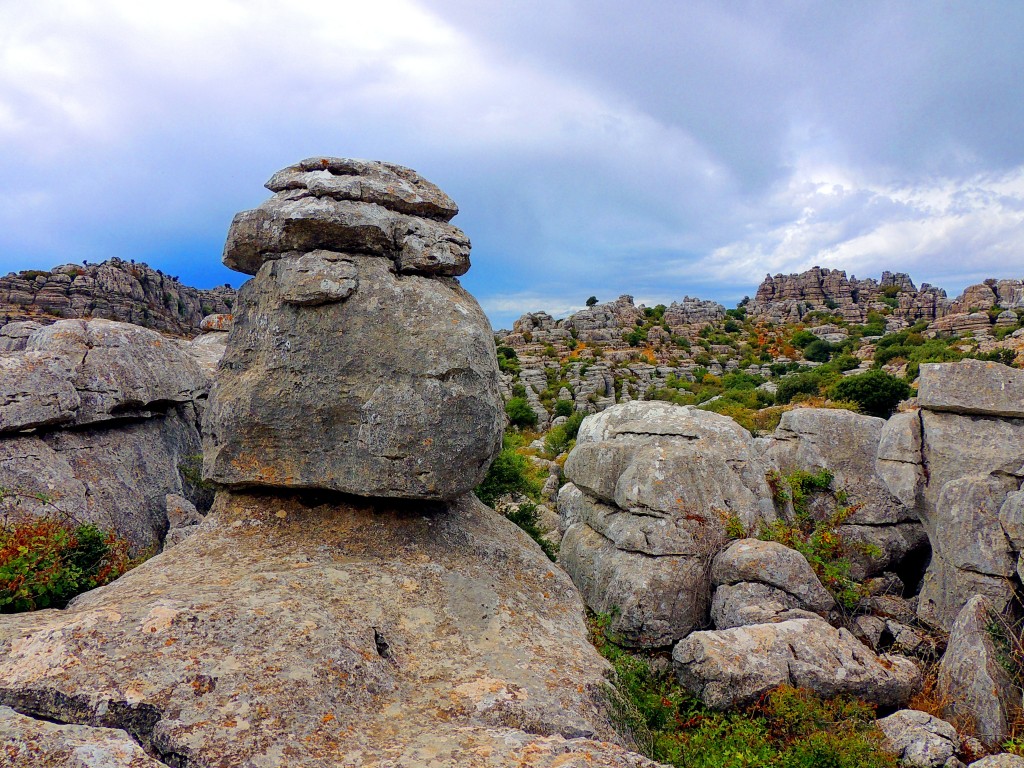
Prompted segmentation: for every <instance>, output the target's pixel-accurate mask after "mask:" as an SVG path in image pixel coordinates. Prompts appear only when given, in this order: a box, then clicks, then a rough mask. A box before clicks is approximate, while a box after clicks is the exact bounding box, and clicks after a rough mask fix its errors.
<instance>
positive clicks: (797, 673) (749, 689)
mask: <svg viewBox="0 0 1024 768" xmlns="http://www.w3.org/2000/svg"><path fill="white" fill-rule="evenodd" d="M672 663H673V667H674V669H675V672H676V676H677V677H678V679H679V682H680V683H681V684H682V685H683V687H685V688H686V689H687V690H689V691H691V692H692V693H693V694H694V695H696V696H698V697H700V699H701V700H702V701H703V702H704V703H705V704H707V705H708V706H709V707H712V708H714V709H728V708H730V707H735V706H742V705H745V704H752V703H753V702H755V701H757V700H758V699H759V698H760V697H761V696H762V695H763V694H764V693H766V692H767V691H769V690H771V689H772V688H775V687H777V686H779V685H792V686H795V687H801V688H809V689H810V690H812V691H814V692H815V693H817V694H818V695H820V696H824V697H833V696H838V695H841V694H848V695H852V696H856V697H858V698H860V699H863V700H864V701H870V702H873V703H875V704H878V705H880V706H886V707H892V706H900V705H902V704H905V703H906V701H907V700H908V699H909V698H910V697H911V696H912V695H913V694H914V693H915V692H916V691H917V690H918V688H919V687H920V684H921V673H920V671H919V670H918V668H917V665H915V664H914V663H913V662H912V661H910V659H907V658H905V657H902V656H895V655H892V656H887V655H883V656H875V654H874V653H872V652H871V651H870V650H869V649H868V648H867V647H866V646H864V645H863V644H862V643H861V642H860V641H859V640H857V639H856V638H855V637H854V636H853V635H852V634H850V632H848V631H847V630H845V629H836V628H835V627H832V626H830V625H829V624H828V623H827V622H825V621H823V620H822V619H819V618H797V619H789V620H787V621H781V622H778V623H771V624H753V625H750V626H742V627H735V628H733V629H724V630H715V631H706V632H694V633H693V634H691V635H689V636H688V637H686V638H685V639H683V640H682V641H680V642H679V644H678V645H676V647H675V650H673V652H672Z"/></svg>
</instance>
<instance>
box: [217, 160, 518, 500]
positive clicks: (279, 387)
mask: <svg viewBox="0 0 1024 768" xmlns="http://www.w3.org/2000/svg"><path fill="white" fill-rule="evenodd" d="M268 187H269V188H270V189H271V190H274V191H276V192H277V194H276V195H275V196H274V197H273V198H271V199H270V200H268V201H267V202H266V203H264V204H263V205H262V206H260V207H259V208H257V209H256V210H254V211H246V212H244V213H241V214H239V215H238V216H236V217H235V219H234V221H233V223H232V225H231V231H230V233H229V234H228V242H227V245H226V247H225V251H224V263H225V264H227V265H228V266H231V267H234V268H236V269H240V270H242V271H246V272H251V273H254V274H255V275H256V276H255V278H254V279H253V280H250V281H249V282H248V283H246V284H245V285H244V286H243V287H242V289H241V291H240V292H239V296H238V300H237V303H236V305H235V312H234V321H233V324H232V327H231V331H230V332H229V334H228V340H227V351H226V353H225V355H224V358H223V360H222V362H221V370H222V375H220V376H218V378H217V380H216V382H215V384H214V388H213V391H212V393H211V397H210V408H209V411H208V414H207V419H206V424H205V426H206V435H205V445H204V453H205V456H206V460H205V472H206V476H207V477H208V478H209V479H210V480H213V481H215V482H217V483H219V484H221V485H225V486H234V487H240V486H259V485H263V486H276V487H290V488H323V489H329V490H334V491H341V492H344V493H349V494H354V495H359V496H371V497H386V498H421V499H441V500H444V499H452V498H455V497H456V496H458V495H460V494H462V493H465V492H466V491H468V490H470V489H472V488H473V487H475V486H476V485H477V484H478V483H479V482H480V480H482V479H483V476H484V473H485V472H486V470H487V467H488V466H489V465H490V462H491V461H492V460H493V458H494V457H495V456H496V455H497V453H498V451H499V450H500V448H501V432H502V427H503V424H504V421H503V420H504V409H503V407H502V400H501V395H500V390H499V387H498V368H497V360H496V357H495V354H494V338H493V333H492V331H491V327H490V324H489V323H488V322H487V318H486V317H485V316H484V314H483V312H482V311H481V309H480V307H479V305H478V304H477V303H476V301H475V300H474V299H473V297H472V296H470V295H469V294H468V293H467V292H466V291H464V290H463V289H462V287H461V286H459V284H458V282H457V280H455V279H454V277H452V275H456V274H462V273H463V272H465V270H466V269H468V267H469V258H468V257H469V240H468V239H466V237H465V236H464V235H463V234H462V233H461V232H460V231H459V230H457V229H456V228H455V227H452V226H450V225H448V224H447V223H446V220H447V219H448V218H451V216H453V215H454V214H455V213H456V212H457V210H458V209H457V208H456V207H455V204H454V203H453V202H452V201H451V199H450V198H448V196H447V195H445V194H444V193H443V192H442V191H441V190H440V189H438V188H437V187H435V186H434V185H433V184H431V183H430V182H428V181H426V180H424V179H423V178H421V177H420V176H419V175H418V174H416V173H415V172H414V171H411V170H409V169H407V168H402V167H401V166H396V165H391V164H386V163H372V162H365V161H355V160H340V159H337V158H313V159H310V160H305V161H303V162H301V163H299V164H298V165H296V166H292V167H290V168H286V169H285V170H283V171H280V172H279V173H277V174H275V176H274V177H273V179H271V181H270V182H269V183H268ZM428 217H429V218H428Z"/></svg>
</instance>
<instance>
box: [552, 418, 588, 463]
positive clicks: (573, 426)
mask: <svg viewBox="0 0 1024 768" xmlns="http://www.w3.org/2000/svg"><path fill="white" fill-rule="evenodd" d="M585 418H586V414H584V413H583V412H582V411H576V412H575V413H574V414H572V416H570V417H569V418H568V419H567V420H566V421H565V423H563V424H559V425H558V426H557V427H552V428H551V430H550V431H549V432H548V433H547V435H545V436H544V450H545V451H547V453H548V454H549V455H551V456H558V455H559V454H562V453H565V452H566V451H568V450H571V449H572V442H573V440H575V439H576V435H578V434H579V431H580V424H582V423H583V419H585Z"/></svg>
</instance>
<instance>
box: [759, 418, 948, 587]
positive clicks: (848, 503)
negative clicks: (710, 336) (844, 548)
mask: <svg viewBox="0 0 1024 768" xmlns="http://www.w3.org/2000/svg"><path fill="white" fill-rule="evenodd" d="M885 423H886V422H885V420H884V419H879V418H875V417H873V416H864V415H861V414H858V413H853V412H851V411H846V410H840V409H835V408H798V409H796V410H792V411H788V412H786V413H784V414H783V415H782V420H781V422H780V423H779V426H778V428H777V429H776V430H775V432H774V433H773V434H772V436H771V437H770V438H769V439H768V440H766V441H764V445H763V456H764V459H765V460H766V461H767V462H769V463H770V464H771V465H772V466H773V467H774V468H775V469H777V470H778V471H780V472H781V473H782V474H783V475H788V474H790V473H792V472H794V471H796V470H802V471H808V472H814V471H817V470H820V469H827V470H828V471H829V472H831V473H832V476H833V487H834V488H835V489H837V490H839V491H842V493H843V494H844V495H845V501H844V502H843V505H844V506H845V507H846V508H848V509H850V510H852V514H850V515H849V516H848V517H846V519H845V520H844V521H843V523H842V525H841V526H840V527H839V532H840V534H841V535H842V536H843V538H844V539H845V540H847V541H849V542H850V543H856V544H863V545H869V546H870V547H871V548H872V549H871V551H872V552H873V554H872V555H871V556H868V555H865V554H864V553H863V551H862V550H861V551H858V550H856V549H853V548H851V551H850V553H849V556H850V558H851V560H852V561H853V565H854V576H855V577H856V578H860V579H863V578H865V577H867V576H874V575H877V574H880V573H882V572H884V571H886V570H891V569H893V568H895V567H898V566H899V564H900V563H902V562H904V561H905V560H906V559H907V557H908V556H915V555H918V554H920V553H925V554H926V552H927V548H928V537H927V534H926V533H925V531H924V529H923V527H922V525H921V523H920V521H919V520H918V518H917V513H916V510H915V508H914V506H913V502H912V501H911V502H909V503H905V502H904V501H903V500H901V499H900V498H899V497H898V496H897V495H896V494H894V493H892V492H891V491H890V489H889V488H888V487H887V486H886V483H885V481H884V480H882V478H881V477H880V476H879V475H878V473H877V471H876V467H875V457H876V456H877V454H878V451H879V444H880V442H881V440H882V430H883V427H884V426H885ZM837 506H838V505H837V504H836V501H835V496H834V494H824V495H821V497H820V498H818V499H816V508H815V513H816V516H818V517H819V518H822V519H823V518H824V517H826V516H829V515H831V514H833V513H834V512H835V511H836V509H837Z"/></svg>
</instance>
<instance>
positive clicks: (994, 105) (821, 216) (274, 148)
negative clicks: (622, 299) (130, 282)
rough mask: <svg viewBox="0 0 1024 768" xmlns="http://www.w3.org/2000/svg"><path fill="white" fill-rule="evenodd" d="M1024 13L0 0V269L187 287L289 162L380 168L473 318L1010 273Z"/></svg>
mask: <svg viewBox="0 0 1024 768" xmlns="http://www.w3.org/2000/svg"><path fill="white" fill-rule="evenodd" d="M1022 73H1024V3H1021V2H1019V1H1018V0H1007V1H1006V2H997V1H996V0H978V1H977V2H940V1H939V0H933V1H932V2H920V3H915V2H900V3H895V2H869V1H868V0H860V1H859V2H856V3H840V2H833V3H826V2H815V3H812V2H774V1H773V2H767V1H762V2H721V1H719V0H708V1H707V2H697V1H693V2H690V1H686V2H682V1H676V0H662V1H661V2H658V1H655V0H633V2H630V3H622V2H608V1H606V0H589V1H588V2H583V1H582V0H579V1H572V0H518V1H517V2H514V3H513V2H491V1H490V0H373V2H367V1H366V0H359V1H358V2H349V1H348V0H289V1H288V2H273V0H175V2H173V3H159V4H158V3H140V2H138V0H89V1H88V2H85V1H84V0H38V1H37V2H17V0H0V273H3V272H7V271H9V270H17V269H27V268H49V267H51V266H54V265H55V264H59V263H65V262H71V261H81V260H82V259H88V260H89V261H100V260H102V259H104V258H107V257H110V256H120V257H122V258H134V259H136V260H142V261H146V262H149V263H150V264H152V265H154V266H156V267H160V268H162V269H163V270H164V271H167V272H170V273H171V274H176V275H179V276H180V277H181V278H182V279H183V280H185V281H186V282H189V283H191V284H193V285H198V286H202V287H205V286H210V285H214V284H217V283H223V282H231V283H232V284H233V285H238V284H239V283H240V282H241V280H242V278H243V276H241V275H238V274H236V273H232V272H229V271H228V270H226V269H225V268H224V267H222V266H221V265H220V263H219V258H220V251H221V247H222V245H223V242H224V236H225V234H226V231H227V226H228V223H229V222H230V220H231V216H232V215H233V214H234V213H235V212H236V211H239V210H242V209H245V208H250V207H253V206H255V205H257V204H258V203H259V202H260V201H261V200H263V199H264V198H265V197H266V196H267V195H268V194H269V193H268V192H267V191H266V190H264V189H263V188H262V184H263V183H264V182H265V181H266V179H267V178H268V177H269V176H270V175H271V173H272V172H273V171H275V170H277V169H278V168H281V167H283V166H285V165H289V164H291V163H293V162H295V161H297V160H299V159H301V158H303V157H307V156H309V155H315V154H332V155H339V156H350V157H364V158H374V159H384V160H390V161H393V162H398V163H401V164H403V165H408V166H410V167H412V168H415V169H416V170H418V171H420V172H421V173H422V174H423V175H425V176H426V177H427V178H429V179H431V180H432V181H434V182H436V183H437V184H439V185H440V186H441V187H442V188H444V189H445V190H446V191H448V192H449V193H450V194H451V195H452V196H453V197H454V198H455V199H456V200H457V201H458V203H459V204H460V206H461V208H462V212H461V213H460V214H459V216H458V218H457V219H456V220H455V223H456V224H458V225H459V226H461V227H462V228H463V229H464V230H465V231H466V232H467V234H468V235H469V236H470V237H471V239H472V241H473V264H474V266H473V269H472V271H471V272H470V273H469V274H468V275H467V276H466V278H464V281H463V282H464V284H465V285H466V286H467V287H468V288H469V289H470V290H471V291H473V292H474V293H475V294H476V296H477V297H478V298H479V299H480V302H481V304H482V305H483V306H484V308H485V309H486V310H487V312H488V314H489V315H490V317H491V319H492V321H493V322H494V323H495V325H496V326H506V327H507V326H509V325H510V324H511V321H512V320H513V319H514V318H515V317H517V316H518V315H519V314H520V313H522V312H523V311H527V310H536V309H547V310H548V311H551V312H553V313H556V314H557V313H564V312H566V311H569V310H570V309H572V308H574V307H578V306H580V305H581V304H582V303H583V301H584V300H585V299H586V298H587V297H588V296H590V295H591V294H595V295H597V296H598V297H599V298H601V299H611V298H614V297H615V296H618V295H619V294H620V293H631V294H633V295H635V296H636V297H637V300H638V301H646V302H647V303H654V302H659V301H661V302H666V303H668V302H669V301H671V300H673V299H679V298H681V297H682V296H683V295H684V294H689V295H695V296H701V297H703V298H714V299H718V300H720V301H722V302H723V303H726V304H727V305H729V306H732V305H733V304H735V302H736V301H737V300H738V299H739V298H741V297H742V296H743V295H744V294H752V293H753V292H754V290H755V289H756V286H757V284H758V282H759V281H760V280H761V279H762V278H763V276H764V274H765V273H767V272H771V273H773V274H774V273H776V272H780V271H781V272H790V271H797V270H801V269H805V268H807V267H810V266H813V265H815V264H818V265H821V266H827V267H836V268H840V269H845V270H846V271H847V273H848V274H851V273H852V274H856V275H857V276H859V277H868V276H875V277H877V276H878V275H879V274H880V273H881V271H882V270H883V269H890V270H894V271H895V270H899V271H905V272H909V273H910V274H911V275H912V277H913V278H914V279H915V280H916V281H917V282H918V283H920V282H922V281H927V282H931V283H933V284H938V285H941V286H943V287H945V288H947V290H949V291H950V293H956V292H959V290H961V289H962V288H963V287H964V286H965V285H967V284H970V283H971V282H976V281H978V280H980V279H982V278H984V277H1018V278H1019V277H1024V77H1022Z"/></svg>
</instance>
